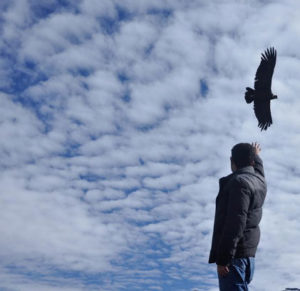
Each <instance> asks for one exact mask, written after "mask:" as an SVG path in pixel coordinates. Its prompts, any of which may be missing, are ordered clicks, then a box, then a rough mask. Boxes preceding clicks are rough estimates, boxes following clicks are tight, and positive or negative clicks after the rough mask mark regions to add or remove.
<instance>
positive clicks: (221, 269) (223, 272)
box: [217, 265, 229, 277]
mask: <svg viewBox="0 0 300 291" xmlns="http://www.w3.org/2000/svg"><path fill="white" fill-rule="evenodd" d="M217 270H218V274H219V275H220V276H221V277H225V276H226V275H227V274H228V273H229V268H228V267H227V266H220V265H217Z"/></svg>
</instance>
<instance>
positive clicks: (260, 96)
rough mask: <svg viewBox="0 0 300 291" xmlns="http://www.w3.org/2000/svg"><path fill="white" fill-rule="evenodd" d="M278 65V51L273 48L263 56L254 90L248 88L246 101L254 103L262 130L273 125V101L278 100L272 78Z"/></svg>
mask: <svg viewBox="0 0 300 291" xmlns="http://www.w3.org/2000/svg"><path fill="white" fill-rule="evenodd" d="M275 64H276V50H275V49H274V48H273V47H271V48H268V49H267V50H266V51H265V52H264V53H262V54H261V61H260V64H259V66H258V68H257V71H256V75H255V82H254V89H252V88H249V87H247V88H246V92H245V99H246V102H247V103H251V102H252V101H254V113H255V116H256V118H257V120H258V127H259V128H261V130H267V128H268V127H269V126H270V125H271V124H272V123H273V122H272V116H271V100H272V99H277V96H276V95H274V94H273V93H272V90H271V85H272V76H273V72H274V68H275Z"/></svg>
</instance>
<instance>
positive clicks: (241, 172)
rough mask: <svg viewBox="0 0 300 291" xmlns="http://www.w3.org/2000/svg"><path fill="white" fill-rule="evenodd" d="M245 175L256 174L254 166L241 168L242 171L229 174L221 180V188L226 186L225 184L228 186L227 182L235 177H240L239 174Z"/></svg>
mask: <svg viewBox="0 0 300 291" xmlns="http://www.w3.org/2000/svg"><path fill="white" fill-rule="evenodd" d="M245 173H250V174H255V170H254V168H253V167H252V166H247V167H243V168H240V169H238V170H236V171H235V172H233V173H231V174H229V175H228V176H225V177H223V178H221V179H220V180H219V183H220V187H223V186H225V184H227V182H228V181H229V180H230V179H231V178H232V177H233V176H236V175H239V174H245Z"/></svg>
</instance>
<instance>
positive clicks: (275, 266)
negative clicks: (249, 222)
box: [0, 0, 300, 291]
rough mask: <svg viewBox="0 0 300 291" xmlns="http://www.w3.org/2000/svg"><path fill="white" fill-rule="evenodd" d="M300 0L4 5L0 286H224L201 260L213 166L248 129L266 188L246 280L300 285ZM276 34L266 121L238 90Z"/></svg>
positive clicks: (214, 184)
mask: <svg viewBox="0 0 300 291" xmlns="http://www.w3.org/2000/svg"><path fill="white" fill-rule="evenodd" d="M39 5H40V6H39ZM33 6H34V8H35V9H31V8H33ZM43 7H44V8H45V7H47V8H48V9H50V10H51V9H52V10H51V13H49V14H47V15H45V17H42V15H38V14H37V12H36V11H37V10H38V8H43ZM50 10H49V11H50ZM298 10H299V5H298V4H297V2H294V1H288V2H287V3H281V2H280V1H264V2H260V1H253V2H251V3H241V2H239V1H226V2H225V1H210V2H207V3H206V2H203V1H189V2H188V3H184V2H181V1H133V0H126V1H101V3H100V2H99V1H81V2H80V3H79V2H78V3H71V2H70V3H69V2H68V3H67V5H66V6H64V7H62V6H58V4H57V1H50V2H47V1H43V2H39V3H37V2H36V1H14V2H12V3H10V4H7V7H4V8H3V25H2V28H1V34H2V37H1V40H0V51H1V52H3V57H2V59H1V62H0V77H1V80H0V86H1V88H2V90H3V91H4V92H6V93H2V94H1V95H0V105H1V106H0V111H1V112H0V137H1V143H0V155H1V170H2V171H1V174H0V181H1V186H2V189H3V191H2V193H1V195H0V199H1V206H2V207H1V211H0V229H1V234H2V236H1V240H0V245H1V247H0V257H1V263H0V267H1V269H2V270H3V272H2V271H1V272H0V273H1V284H0V287H1V288H10V289H11V290H17V289H20V290H35V289H36V290H58V289H59V290H86V289H89V290H94V289H95V290H99V285H101V288H102V289H101V290H138V289H141V290H169V289H173V290H179V289H178V288H182V287H178V286H187V287H186V288H185V289H184V290H193V288H194V290H196V289H197V290H198V289H199V290H216V289H215V288H216V286H217V278H216V272H215V266H210V265H208V264H207V259H208V252H209V247H210V241H211V232H212V225H213V216H214V200H215V197H216V194H217V190H218V178H219V177H221V176H222V175H226V174H228V173H229V156H230V149H231V147H232V146H233V145H234V144H235V143H237V142H240V141H248V142H251V141H255V140H257V141H259V142H260V143H261V144H262V148H263V152H262V157H263V159H264V162H265V168H266V175H267V180H268V184H269V192H268V197H267V201H266V205H265V212H264V217H263V220H262V225H261V226H262V239H261V243H260V247H259V251H258V254H257V265H256V266H257V268H256V274H255V276H254V281H253V283H252V284H251V285H252V286H253V288H254V289H255V290H259V291H263V290H270V289H272V288H273V289H276V288H278V286H279V288H282V289H284V288H285V287H293V286H294V287H299V285H298V286H297V284H298V282H299V281H300V274H299V272H298V271H297V270H298V269H299V264H298V261H299V260H297V244H295V243H294V242H297V241H298V240H299V235H298V233H297V230H298V229H299V223H300V221H299V215H298V212H299V211H298V210H297V209H298V208H297V205H298V200H299V198H298V195H299V193H298V192H299V191H298V181H297V180H298V174H299V172H300V170H299V166H298V165H299V161H298V160H299V158H298V149H299V143H300V140H299V138H297V136H298V131H299V130H298V124H299V117H298V116H299V114H298V113H299V110H300V108H299V106H300V105H299V104H300V103H298V101H297V92H298V91H299V90H298V89H299V85H298V79H299V77H300V76H299V75H300V73H299V72H300V71H298V69H297V68H298V66H297V64H298V63H299V52H298V49H297V48H298V45H297V44H298V39H297V38H296V37H295V36H296V35H297V34H298V32H299V25H300V24H299V20H298V16H297V11H298ZM41 11H42V10H41ZM109 25H112V26H113V27H109ZM110 29H111V32H112V33H109V31H110ZM268 46H275V48H277V50H278V61H277V66H276V68H275V73H274V80H273V91H274V93H276V94H277V95H278V97H279V99H278V100H275V101H272V113H273V121H274V124H273V125H272V126H271V128H270V129H269V130H268V131H267V132H263V133H261V132H259V129H258V128H257V122H256V120H255V116H254V112H253V110H252V108H251V106H249V105H247V104H246V103H245V102H244V100H243V95H244V88H245V87H246V86H253V82H254V74H255V71H256V68H257V66H258V64H259V61H260V53H261V52H262V51H263V50H264V49H265V48H267V47H268ZM26 80H27V81H26ZM201 80H202V82H205V83H206V84H207V86H208V91H207V94H206V96H205V97H203V96H202V93H203V92H201ZM202 90H203V88H202ZM274 261H275V262H276V263H274ZM20 268H22V272H20ZM64 272H70V274H73V275H72V276H71V275H70V276H71V277H70V278H69V279H67V278H64V275H63V274H64ZM29 274H36V277H34V276H30V275H29ZM95 278H97V279H95ZM266 286H268V287H266ZM97 288H98V289H97ZM180 290H183V289H180Z"/></svg>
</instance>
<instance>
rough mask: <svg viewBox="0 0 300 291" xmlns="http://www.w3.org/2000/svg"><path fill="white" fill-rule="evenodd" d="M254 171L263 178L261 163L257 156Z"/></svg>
mask: <svg viewBox="0 0 300 291" xmlns="http://www.w3.org/2000/svg"><path fill="white" fill-rule="evenodd" d="M254 170H255V172H258V173H259V174H260V175H262V176H263V177H264V176H265V172H264V165H263V161H262V159H261V158H260V157H259V155H255V158H254Z"/></svg>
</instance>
